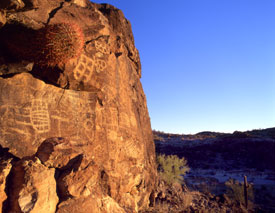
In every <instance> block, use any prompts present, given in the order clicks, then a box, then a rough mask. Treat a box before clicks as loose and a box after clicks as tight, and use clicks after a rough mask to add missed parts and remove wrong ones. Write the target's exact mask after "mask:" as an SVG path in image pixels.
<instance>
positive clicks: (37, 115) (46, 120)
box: [30, 99, 51, 133]
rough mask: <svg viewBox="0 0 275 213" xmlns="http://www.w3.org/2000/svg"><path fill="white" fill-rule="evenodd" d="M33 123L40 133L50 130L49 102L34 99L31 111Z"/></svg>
mask: <svg viewBox="0 0 275 213" xmlns="http://www.w3.org/2000/svg"><path fill="white" fill-rule="evenodd" d="M30 118H31V124H32V126H33V128H34V129H35V130H36V131H37V132H38V133H46V132H49V131H50V128H51V125H50V124H51V122H50V116H49V111H48V104H47V103H46V102H45V101H43V100H39V99H34V100H32V105H31V111H30Z"/></svg>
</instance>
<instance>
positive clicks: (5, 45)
mask: <svg viewBox="0 0 275 213" xmlns="http://www.w3.org/2000/svg"><path fill="white" fill-rule="evenodd" d="M15 2H17V3H15ZM58 23H68V24H74V25H77V27H78V28H79V29H80V30H81V31H82V33H83V35H84V42H85V45H84V48H83V50H82V52H81V54H80V55H79V56H78V57H74V58H72V59H71V60H69V61H66V62H64V63H59V64H58V65H56V66H42V65H40V64H37V63H36V62H35V60H32V58H30V57H29V58H24V54H22V52H23V53H24V51H26V54H29V51H34V52H35V51H39V47H38V46H39V45H38V46H35V45H33V43H34V42H32V41H33V40H35V39H36V37H35V36H37V35H38V34H37V33H36V32H38V31H39V30H40V29H42V28H45V27H46V26H48V25H52V24H58ZM61 42H62V38H61ZM40 45H43V42H41V44H40ZM68 48H70V46H69V47H68ZM18 51H20V54H16V53H17V52H18ZM140 77H141V65H140V59H139V54H138V51H137V49H136V48H135V45H134V39H133V35H132V31H131V25H130V23H129V21H128V20H127V19H125V17H124V15H123V13H122V12H121V11H120V10H118V9H116V8H115V7H113V6H110V5H106V4H103V5H97V4H94V3H91V2H90V1H88V0H87V1H86V0H57V1H52V0H23V1H12V0H5V1H3V2H2V1H1V4H0V91H1V93H0V145H1V147H3V150H5V156H7V155H8V156H12V157H11V158H7V157H5V156H4V154H1V156H0V167H1V173H0V195H1V199H0V205H2V206H0V208H1V209H2V210H3V212H32V213H34V212H39V213H42V212H47V213H51V212H58V213H63V212H68V211H70V212H78V213H80V212H83V213H84V212H85V213H86V212H138V211H139V210H142V209H145V208H146V207H147V206H148V205H149V197H150V195H151V194H152V193H153V191H154V187H155V182H156V165H155V147H154V143H153V137H152V132H151V126H150V119H149V115H148V110H147V106H146V98H145V95H144V92H143V89H142V85H141V83H140ZM1 147H0V148H1ZM1 149H2V148H1ZM7 149H8V151H7ZM1 153H4V151H3V152H1ZM2 195H3V196H2Z"/></svg>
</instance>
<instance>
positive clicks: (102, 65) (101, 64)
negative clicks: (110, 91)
mask: <svg viewBox="0 0 275 213" xmlns="http://www.w3.org/2000/svg"><path fill="white" fill-rule="evenodd" d="M106 67H107V64H106V62H105V61H104V60H102V59H99V58H97V59H96V60H95V68H96V72H98V73H99V72H101V71H103V70H104V69H105V68H106Z"/></svg>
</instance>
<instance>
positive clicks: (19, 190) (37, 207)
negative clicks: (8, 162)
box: [9, 158, 59, 213]
mask: <svg viewBox="0 0 275 213" xmlns="http://www.w3.org/2000/svg"><path fill="white" fill-rule="evenodd" d="M54 175H55V169H54V168H48V167H45V166H43V165H42V164H41V162H40V160H39V159H38V158H34V159H30V160H21V161H19V162H17V163H16V165H15V166H14V167H13V168H12V178H11V180H10V181H11V182H10V185H11V187H10V188H9V206H10V208H11V209H10V210H9V212H13V213H20V212H32V213H36V212H37V213H38V212H39V213H43V212H45V213H46V212H48V213H51V212H52V213H54V212H55V210H56V206H57V203H58V201H59V199H58V196H57V193H56V182H55V178H54Z"/></svg>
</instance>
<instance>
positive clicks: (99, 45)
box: [95, 37, 110, 55]
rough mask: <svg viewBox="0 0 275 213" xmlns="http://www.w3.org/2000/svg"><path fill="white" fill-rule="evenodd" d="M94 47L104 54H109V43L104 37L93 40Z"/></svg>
mask: <svg viewBox="0 0 275 213" xmlns="http://www.w3.org/2000/svg"><path fill="white" fill-rule="evenodd" d="M95 48H96V51H98V52H101V53H103V54H106V55H107V54H110V48H109V45H108V44H107V42H106V39H105V38H104V37H100V38H98V39H97V40H95Z"/></svg>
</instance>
